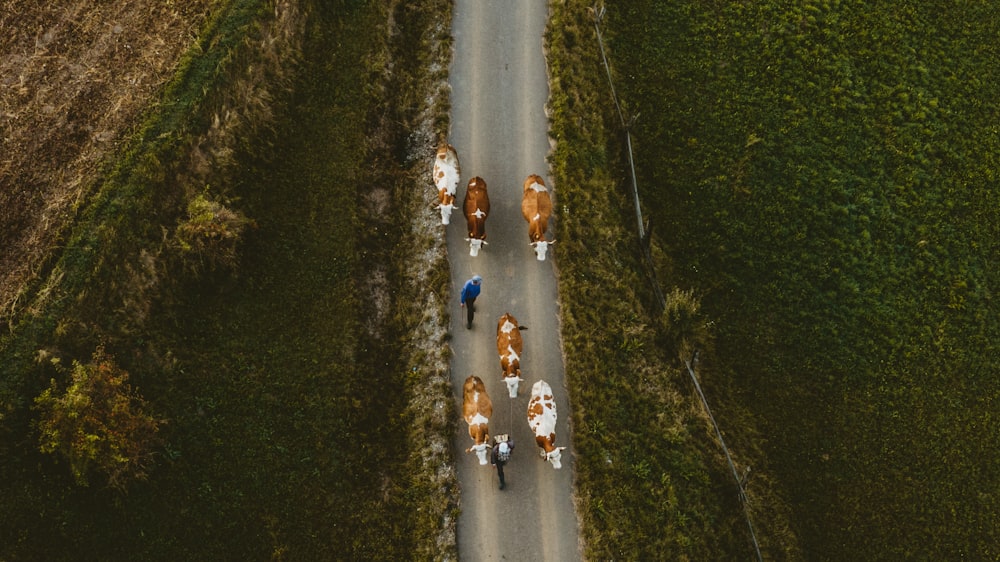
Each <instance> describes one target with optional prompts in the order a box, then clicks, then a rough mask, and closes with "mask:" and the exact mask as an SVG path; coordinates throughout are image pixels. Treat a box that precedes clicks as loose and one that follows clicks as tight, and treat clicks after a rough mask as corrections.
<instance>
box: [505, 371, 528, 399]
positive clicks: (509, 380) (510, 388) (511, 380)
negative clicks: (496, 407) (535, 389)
mask: <svg viewBox="0 0 1000 562" xmlns="http://www.w3.org/2000/svg"><path fill="white" fill-rule="evenodd" d="M520 373H521V372H520V371H518V374H517V375H514V376H513V377H504V378H503V382H504V383H505V384H506V385H507V392H508V393H509V394H510V397H511V398H517V383H519V382H522V381H524V379H522V378H521V377H520V376H519V375H520Z"/></svg>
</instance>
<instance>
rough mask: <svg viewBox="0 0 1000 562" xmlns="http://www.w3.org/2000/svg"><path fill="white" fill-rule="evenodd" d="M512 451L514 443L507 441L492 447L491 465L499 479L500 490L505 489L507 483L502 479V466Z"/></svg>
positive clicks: (510, 440)
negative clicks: (495, 469)
mask: <svg viewBox="0 0 1000 562" xmlns="http://www.w3.org/2000/svg"><path fill="white" fill-rule="evenodd" d="M513 451H514V441H513V440H512V439H509V438H508V439H507V440H506V441H503V442H501V443H500V444H498V445H497V446H496V447H493V455H492V456H491V458H490V461H491V464H492V465H493V466H495V467H497V476H499V477H500V489H501V490H503V489H504V488H505V487H507V482H505V481H504V478H503V466H504V465H505V464H507V461H509V460H510V454H511V453H512V452H513Z"/></svg>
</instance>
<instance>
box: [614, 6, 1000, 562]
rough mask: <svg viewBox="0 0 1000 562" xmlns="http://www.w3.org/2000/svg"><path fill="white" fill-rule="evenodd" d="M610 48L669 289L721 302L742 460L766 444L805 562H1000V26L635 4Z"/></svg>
mask: <svg viewBox="0 0 1000 562" xmlns="http://www.w3.org/2000/svg"><path fill="white" fill-rule="evenodd" d="M609 27H610V32H609V33H610V34H612V35H613V37H614V40H613V45H614V47H613V50H614V65H615V69H616V71H617V76H618V79H619V80H620V92H621V94H622V97H623V98H624V99H625V100H626V101H627V103H628V109H629V112H630V113H632V114H640V118H639V120H638V122H637V124H636V127H635V136H636V139H637V146H636V148H637V152H638V155H639V156H638V159H639V169H638V173H639V176H640V182H639V183H640V186H641V190H642V195H643V197H644V202H645V204H646V208H647V210H648V211H650V216H651V217H652V221H653V224H654V225H655V226H656V232H657V234H658V239H659V241H660V242H662V244H663V248H664V253H665V254H666V255H668V256H669V257H670V265H669V266H667V265H665V266H664V275H665V276H667V277H668V278H670V279H671V280H672V281H673V282H674V283H677V284H679V285H681V286H683V287H689V288H694V289H695V290H696V291H697V292H698V293H699V294H702V295H704V300H703V303H704V305H705V310H706V312H707V314H708V315H709V316H710V317H711V318H713V319H714V320H715V321H716V325H717V327H718V330H717V353H716V356H715V357H716V361H715V363H716V368H715V369H714V374H713V375H712V376H711V378H710V380H709V381H708V384H707V386H708V387H709V390H710V392H711V395H712V396H713V397H715V398H716V399H717V400H720V401H722V402H723V403H725V404H727V407H725V408H719V409H718V410H719V411H718V412H717V414H718V417H719V418H720V419H721V420H722V421H723V426H724V427H726V428H728V429H729V430H731V432H730V433H731V437H732V439H733V444H734V445H735V446H736V448H737V449H744V450H748V449H751V448H753V447H756V445H754V444H753V443H754V440H755V439H757V438H754V437H753V435H750V434H746V433H745V432H744V431H743V430H742V429H741V428H742V427H744V426H753V425H757V426H758V428H759V429H760V430H761V436H760V438H759V439H760V441H759V446H760V447H762V448H763V450H764V451H765V453H766V456H767V465H766V466H765V467H764V469H765V471H766V472H768V473H771V474H773V475H774V476H776V477H777V480H778V481H779V482H780V488H781V491H782V493H783V495H784V497H785V498H786V499H787V500H788V502H789V503H790V504H791V507H792V511H793V513H794V517H792V520H793V521H795V522H796V527H795V530H796V531H797V532H798V534H799V536H800V538H801V542H802V549H803V552H804V557H805V558H810V559H811V558H818V559H830V560H848V559H859V558H863V559H866V560H881V559H887V560H899V559H903V558H909V557H918V558H921V559H924V558H929V559H944V558H946V559H956V558H967V559H982V560H986V559H989V560H992V559H996V558H997V556H1000V551H998V550H997V545H998V544H1000V535H998V530H1000V521H998V518H997V514H998V513H1000V497H998V495H997V490H998V489H1000V481H998V474H1000V473H998V470H997V468H998V464H997V456H996V454H995V452H994V451H993V444H994V443H995V442H996V441H997V438H998V436H1000V425H998V421H997V416H996V414H995V410H996V404H998V403H1000V385H998V383H997V380H996V373H997V372H1000V349H998V342H1000V338H998V336H1000V314H998V305H997V302H996V301H995V300H994V295H993V292H994V291H995V290H996V289H997V287H998V282H1000V279H998V271H1000V270H998V269H997V267H996V263H997V261H998V258H1000V236H998V235H1000V229H998V224H1000V216H998V209H1000V206H998V193H1000V191H998V185H997V177H996V170H997V168H998V166H1000V135H998V134H997V119H998V115H1000V112H998V109H1000V108H998V104H997V100H998V99H1000V91H998V88H1000V62H998V61H1000V52H998V43H997V41H996V38H997V36H998V32H1000V11H998V9H997V8H996V6H995V5H994V4H991V3H982V2H966V1H961V2H937V1H934V2H896V3H890V4H877V3H876V4H873V3H870V2H861V1H852V0H829V1H823V2H814V1H810V2H802V3H799V4H798V5H795V6H788V5H786V4H785V3H780V2H770V1H765V2H753V3H729V4H718V5H710V4H705V3H702V2H673V3H664V2H638V3H633V4H630V5H629V7H627V8H615V9H609ZM740 412H745V413H743V414H741V413H740ZM754 478H755V477H754V476H751V481H750V485H751V487H752V486H753V484H754V481H753V479H754Z"/></svg>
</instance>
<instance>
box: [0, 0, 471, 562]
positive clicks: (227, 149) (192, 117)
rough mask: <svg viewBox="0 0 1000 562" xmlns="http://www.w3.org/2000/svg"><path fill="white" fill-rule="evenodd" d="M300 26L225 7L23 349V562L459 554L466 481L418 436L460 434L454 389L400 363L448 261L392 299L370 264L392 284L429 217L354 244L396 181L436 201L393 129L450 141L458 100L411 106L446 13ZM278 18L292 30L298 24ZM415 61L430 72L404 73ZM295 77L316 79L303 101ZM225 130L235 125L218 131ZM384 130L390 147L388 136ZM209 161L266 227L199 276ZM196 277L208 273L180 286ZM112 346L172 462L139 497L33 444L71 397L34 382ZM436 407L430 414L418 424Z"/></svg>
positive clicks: (16, 518) (92, 215) (18, 520)
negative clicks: (41, 561)
mask: <svg viewBox="0 0 1000 562" xmlns="http://www.w3.org/2000/svg"><path fill="white" fill-rule="evenodd" d="M299 8H300V6H299V5H297V4H282V5H281V7H280V9H279V10H275V8H274V6H273V5H271V4H270V3H266V2H263V3H262V2H251V1H249V0H248V1H246V2H239V1H236V2H233V3H231V4H229V5H227V6H226V7H225V9H220V11H219V14H218V15H217V16H216V17H215V19H213V22H212V24H211V25H210V26H209V27H208V28H207V29H206V30H205V32H204V34H203V36H202V37H201V38H200V40H199V44H198V46H197V47H196V48H195V50H194V51H193V52H192V54H191V56H190V57H189V58H188V59H187V60H186V62H185V64H184V65H183V66H182V68H181V69H180V71H179V74H178V78H177V80H175V81H174V82H173V83H172V84H171V85H170V87H169V88H168V90H167V92H166V93H165V95H164V100H165V101H164V103H163V104H162V107H160V108H158V109H159V111H158V112H156V113H154V114H152V115H151V117H150V118H149V120H148V121H147V123H146V125H145V127H144V128H143V129H142V131H141V132H140V133H139V134H138V135H137V136H136V138H135V140H134V142H133V143H132V144H131V145H130V148H129V149H128V151H127V152H126V153H125V154H123V155H121V157H120V158H119V159H118V161H117V163H116V165H115V166H114V167H113V168H112V169H111V170H110V171H109V172H108V173H107V175H106V177H104V178H102V181H103V184H102V187H101V188H100V190H99V195H98V196H97V197H96V198H95V200H94V201H93V202H92V203H91V204H89V205H88V208H87V211H85V212H84V213H83V214H82V219H81V222H80V224H79V225H78V227H77V228H76V229H75V235H74V236H73V238H72V239H71V240H70V241H69V242H68V244H67V248H66V250H65V251H64V253H63V256H62V257H61V258H60V259H59V260H58V261H57V263H56V264H55V266H54V270H53V273H52V275H51V276H50V281H49V282H48V283H47V285H46V286H45V287H44V288H43V290H41V291H39V292H38V295H37V301H36V304H35V306H33V307H32V313H33V316H30V317H27V318H25V319H24V320H23V322H22V323H21V324H20V325H19V327H18V329H17V330H16V332H15V333H14V334H13V335H12V336H10V337H8V338H6V339H5V340H4V341H3V348H2V353H3V356H4V362H3V369H4V387H3V405H4V418H3V424H4V425H3V429H4V432H3V435H2V437H3V441H2V444H0V450H2V452H3V455H2V456H3V461H2V462H3V468H4V471H3V472H4V474H5V480H4V482H3V487H4V490H3V497H4V498H5V506H4V509H3V515H2V517H3V524H2V532H3V537H4V540H3V541H2V542H3V544H4V545H5V546H4V551H3V552H4V553H3V556H13V557H15V558H17V557H26V558H39V557H41V558H46V559H72V558H75V557H76V555H77V554H78V553H80V552H87V553H88V555H89V556H93V557H95V558H121V557H130V558H143V559H179V558H181V559H185V558H192V557H194V558H213V559H219V558H233V557H237V558H262V557H274V558H277V559H281V558H297V559H309V558H340V557H345V556H347V557H351V558H368V559H399V558H405V557H406V556H408V555H410V554H412V553H414V552H416V553H422V554H425V555H427V556H428V557H430V556H432V553H433V555H437V556H447V555H448V553H450V552H453V551H454V544H453V540H454V535H453V523H452V522H451V521H453V519H451V516H452V510H453V509H454V507H453V506H454V503H453V498H452V496H451V495H450V494H441V493H440V491H441V490H442V488H447V487H448V486H449V482H450V478H451V477H450V476H449V475H450V472H449V471H448V468H447V467H448V455H449V453H448V451H447V449H446V448H443V449H442V450H436V451H432V452H430V453H429V452H427V451H423V450H421V449H420V446H421V445H423V444H424V443H425V442H426V441H422V440H418V439H416V437H417V436H419V437H423V436H422V435H419V432H423V431H437V432H439V433H441V434H442V435H450V434H451V432H450V430H449V429H448V428H447V427H446V426H447V423H448V421H447V420H448V419H450V418H448V417H447V414H448V413H449V412H450V409H449V408H450V404H448V403H447V397H449V396H450V392H448V391H447V389H446V388H444V389H442V388H441V386H440V384H436V385H435V384H428V381H434V380H435V379H434V377H433V373H430V374H429V375H428V376H427V377H421V376H420V374H419V373H418V374H417V375H416V376H415V375H410V373H411V372H412V371H411V370H410V369H409V368H407V367H405V366H404V363H405V364H406V365H407V366H408V365H409V363H408V362H407V360H406V359H404V358H405V357H413V356H416V355H418V354H419V353H420V350H417V349H415V346H413V345H411V344H412V340H411V339H409V338H407V337H406V334H407V331H406V330H408V329H409V327H410V326H411V325H412V324H413V323H412V322H411V321H410V320H408V318H411V317H409V316H407V315H408V314H416V313H417V312H420V313H424V312H423V311H415V310H413V309H411V308H410V307H411V306H412V305H413V304H414V303H424V302H428V301H429V302H433V300H434V299H433V296H430V297H429V296H428V295H427V293H426V291H433V290H435V289H441V287H443V286H444V281H443V280H442V279H446V276H445V275H443V274H441V272H440V270H441V264H442V262H441V261H440V260H441V256H440V254H438V256H439V257H438V261H433V260H428V263H427V264H426V265H425V266H424V268H423V269H422V270H419V271H417V272H413V271H396V270H392V269H391V268H389V269H388V270H379V271H376V272H375V276H385V277H386V279H387V281H386V282H385V283H383V284H381V285H374V286H373V285H371V284H369V280H370V279H371V278H372V275H371V272H372V271H373V268H371V267H370V265H371V264H372V263H379V262H380V261H384V262H385V263H395V262H394V261H393V259H394V258H396V257H398V256H396V255H394V251H395V250H394V249H397V248H400V247H404V245H402V244H399V241H400V239H401V237H402V236H403V235H404V234H412V233H408V232H407V231H406V230H404V229H400V228H398V227H393V226H392V225H394V224H407V223H408V222H407V221H406V220H405V218H406V217H405V214H406V213H412V212H414V209H415V208H418V207H422V201H419V196H417V195H412V196H410V198H409V199H406V198H404V199H403V200H402V202H403V203H404V204H401V205H400V206H399V208H400V209H402V210H401V211H399V212H400V213H401V215H394V216H386V217H376V218H377V219H378V221H379V222H378V223H377V224H376V225H375V227H374V228H371V225H370V224H366V227H367V228H366V229H359V228H358V227H359V225H360V224H363V222H362V221H363V219H366V218H372V217H371V216H370V213H372V212H373V211H372V210H373V209H378V206H377V204H376V203H372V202H371V201H368V202H367V203H365V204H362V205H361V207H360V208H359V207H358V200H359V195H360V196H362V199H364V196H366V195H367V194H368V191H367V188H370V187H371V186H372V185H376V183H375V182H376V181H378V180H387V179H388V180H391V181H392V183H391V184H390V186H389V189H388V190H387V192H386V193H387V194H388V196H390V197H391V195H392V194H394V193H400V192H401V193H417V192H416V191H415V190H414V187H413V185H414V184H415V183H418V181H419V180H422V179H424V178H423V177H422V176H423V174H421V173H420V171H419V170H418V169H417V168H411V167H410V166H412V165H413V164H423V163H424V162H420V161H419V158H418V157H414V160H413V161H410V162H408V161H406V159H405V157H404V155H403V154H402V152H403V150H404V149H406V148H407V141H409V142H413V140H414V139H412V138H410V133H411V132H413V131H411V130H406V129H400V128H399V127H398V126H399V125H400V124H404V125H414V126H415V127H416V126H417V125H420V126H422V127H423V131H422V132H423V134H424V135H423V137H420V138H427V139H429V140H430V141H433V137H434V136H435V133H437V134H440V131H439V129H441V128H442V127H444V126H445V125H446V119H442V118H440V117H438V118H435V116H440V115H441V114H442V112H443V108H442V106H441V104H440V101H438V102H437V105H434V103H431V104H427V101H428V100H427V99H425V96H424V95H417V96H415V95H414V92H416V91H423V92H426V91H428V90H430V89H431V88H430V87H427V83H426V82H423V83H418V82H417V81H418V80H425V81H433V80H434V79H439V78H440V76H439V74H435V73H434V72H428V70H429V69H430V61H431V60H432V59H433V58H434V57H437V58H441V57H442V56H443V55H442V53H441V48H442V45H446V44H447V41H446V33H445V34H443V33H442V32H441V29H440V28H439V27H438V28H434V27H432V26H431V24H432V23H433V22H432V21H431V20H430V19H429V18H428V17H426V16H421V14H427V13H440V12H441V10H440V7H439V6H437V7H435V8H438V10H437V12H435V10H434V9H431V8H428V9H426V10H422V9H416V10H410V9H408V8H407V7H406V6H404V5H396V4H393V5H389V6H382V5H368V4H362V3H357V2H354V3H348V2H341V3H336V4H323V5H322V6H307V7H305V8H304V9H302V10H300V9H299ZM418 8H426V6H423V5H421V6H419V7H418ZM444 11H445V13H447V10H444ZM307 12H308V13H309V14H310V16H309V20H308V26H303V19H302V18H303V17H304V16H305V14H306V13H307ZM390 12H391V13H392V16H393V17H392V18H390V17H388V15H389V13H390ZM276 13H277V14H281V15H283V16H284V19H282V21H281V22H279V23H278V24H276V23H274V22H273V21H272V18H274V16H275V14H276ZM387 21H395V22H396V24H397V25H400V27H403V26H405V27H403V29H405V33H399V29H389V28H388V27H387V26H386V25H385V22H387ZM359 29H369V30H375V32H372V33H358V30H359ZM303 33H304V35H303ZM347 38H349V39H350V40H346V39H347ZM383 39H384V40H385V41H386V42H385V43H381V42H380V41H381V40H383ZM300 45H301V46H302V47H303V48H302V49H301V50H300V49H299V47H300ZM283 49H287V51H282V50H283ZM435 49H437V50H435ZM300 52H301V53H304V55H302V57H301V64H297V63H298V61H299V57H300V55H299V53H300ZM401 53H405V54H406V56H407V57H409V58H408V62H411V63H422V64H423V65H424V66H422V67H420V70H416V71H414V72H412V73H406V74H403V73H394V72H392V71H391V69H392V68H393V67H394V64H393V63H395V62H396V61H397V59H399V58H400V57H401ZM262 54H263V55H265V56H266V58H262V57H261V55H262ZM261 69H263V71H261ZM290 70H299V72H298V73H297V75H298V79H297V80H296V81H295V82H294V83H291V82H289V79H290V78H291V76H290V75H289V74H288V72H289V71H290ZM255 72H258V73H259V72H263V73H262V74H254V73H255ZM248 75H249V76H248ZM262 84H268V85H269V88H263V87H261V85H262ZM367 84H375V87H374V88H372V87H368V86H366V85H367ZM241 86H246V90H245V91H244V90H241V91H236V92H234V89H237V90H238V89H239V88H240V87H241ZM289 87H294V91H295V95H294V97H292V98H289V97H288V95H287V92H288V91H290V90H287V89H286V88H289ZM439 93H440V92H439ZM404 94H405V95H409V96H410V98H408V101H409V102H411V103H409V104H408V105H403V106H402V107H405V108H406V109H405V110H403V111H399V112H396V111H390V110H389V109H388V108H394V107H399V106H400V104H398V103H396V100H394V99H392V96H397V95H400V96H401V95H404ZM286 102H287V109H280V108H284V107H286ZM275 108H279V112H278V114H277V115H276V116H275V115H271V114H270V111H271V110H272V109H275ZM421 111H423V113H421ZM213 117H214V118H215V119H213ZM229 118H233V119H235V121H237V123H235V125H234V126H233V127H232V128H231V129H229V131H220V129H221V128H224V126H225V124H226V123H227V121H228V120H229ZM421 120H422V122H421ZM247 121H249V123H248V122H247ZM220 123H222V126H221V127H220ZM387 124H391V125H395V126H396V128H395V129H389V128H387ZM366 125H367V126H369V127H380V128H381V129H380V131H378V132H377V134H375V138H376V139H379V140H376V141H373V140H372V136H371V135H369V134H367V133H372V130H371V129H368V128H367V127H366ZM271 126H274V128H273V129H272V128H271ZM215 143H217V144H219V145H220V146H215V147H213V146H211V145H213V144H215ZM212 148H214V150H209V149H212ZM421 148H424V150H425V151H427V150H429V147H421ZM428 155H429V152H428V153H427V154H419V155H417V156H419V157H424V156H428ZM206 158H207V159H208V160H209V161H210V162H211V164H212V166H209V167H210V168H213V169H215V170H216V172H213V173H210V174H207V175H206V176H205V177H203V178H197V179H201V180H204V181H205V183H208V184H209V188H208V191H207V193H209V194H211V195H212V197H213V199H218V200H221V201H225V202H226V203H227V204H230V205H232V206H234V207H238V208H239V209H241V210H243V211H244V212H246V213H247V214H248V215H249V216H250V217H251V218H253V219H255V222H256V225H257V228H256V230H254V231H253V232H252V233H251V234H249V235H248V236H247V239H246V240H245V244H244V245H243V247H242V248H241V255H242V260H241V261H240V263H239V266H238V269H237V270H236V271H235V272H234V273H230V272H227V271H223V270H211V269H210V268H198V267H194V268H191V267H186V266H191V265H195V266H198V265H204V264H202V263H200V262H199V261H198V260H197V259H195V261H194V262H193V263H192V261H191V256H189V255H183V253H182V255H171V252H172V251H175V250H176V248H173V247H172V246H171V245H170V244H169V242H168V243H165V242H164V235H163V233H164V232H166V233H168V238H169V233H170V232H171V231H172V229H173V228H174V227H175V226H176V224H177V222H178V221H181V220H183V210H184V208H185V203H186V201H187V200H189V199H190V198H191V197H194V196H196V195H198V194H201V193H205V191H204V185H205V183H199V182H194V181H193V180H192V179H191V178H190V172H191V169H192V162H194V161H200V162H203V161H204V159H206ZM427 160H428V161H429V158H427ZM376 170H377V171H378V174H375V173H374V171H376ZM386 170H388V172H385V171H386ZM179 178H181V179H179ZM184 178H186V180H187V183H184V181H183V179H184ZM192 183H193V185H192ZM394 208H395V207H394ZM400 219H403V220H402V221H400ZM414 230H415V231H416V230H418V229H414ZM359 232H361V235H360V236H359V235H358V233H359ZM420 236H424V237H425V239H423V240H422V243H423V244H424V245H425V246H426V247H428V248H430V249H433V244H434V243H433V239H431V238H430V237H429V236H428V232H417V233H416V234H414V235H413V239H416V240H421V239H420ZM406 247H407V248H408V249H413V247H412V246H406ZM369 258H370V259H369ZM140 264H146V265H145V266H142V265H140ZM192 269H194V270H197V269H200V270H201V271H202V273H203V274H202V275H200V276H197V277H193V276H190V275H188V274H187V273H181V272H182V271H188V272H190V271H191V270H192ZM435 279H436V280H437V281H438V282H437V285H434V284H433V283H431V285H430V287H429V288H427V286H426V284H425V283H424V282H426V281H428V280H430V281H434V280H435ZM373 289H380V290H382V291H383V292H381V293H378V292H376V293H374V294H373V293H371V292H370V291H372V290H373ZM387 295H393V296H396V295H399V296H401V297H402V299H401V301H396V300H395V299H393V298H388V299H384V298H383V297H386V296H387ZM406 297H410V298H409V299H407V298H406ZM372 303H377V304H378V306H379V307H378V308H376V307H375V306H373V305H372ZM429 310H430V311H431V312H433V310H434V309H432V308H430V309H429ZM445 321H446V319H445ZM428 324H429V322H428ZM100 341H103V342H105V343H106V345H107V349H108V351H109V352H111V353H113V354H114V355H115V356H116V357H117V360H118V362H119V364H120V365H122V366H123V367H124V368H126V369H127V370H128V371H129V372H130V373H131V374H132V383H133V384H134V385H135V387H136V388H137V390H138V391H139V392H140V393H141V394H142V395H143V396H144V397H145V398H146V400H147V401H148V402H149V403H150V404H151V406H152V410H153V413H154V414H155V415H157V416H158V417H160V418H162V419H164V420H165V421H166V424H165V425H164V426H163V429H162V430H161V437H162V438H163V441H164V445H163V448H162V451H160V460H159V462H158V463H157V464H156V466H154V468H153V470H152V472H151V474H150V476H149V478H148V480H146V481H143V482H137V483H134V484H133V485H132V486H131V487H129V488H128V491H127V494H124V495H122V494H120V493H118V492H117V491H112V490H109V489H106V488H105V487H103V486H102V485H101V482H100V478H99V475H95V478H94V480H93V481H92V483H91V486H89V487H78V486H77V485H76V484H74V483H73V481H72V479H71V478H70V477H69V473H68V471H67V470H66V467H65V466H64V465H62V463H61V462H60V461H59V460H58V459H53V458H50V457H46V456H42V455H40V454H39V453H38V452H37V443H36V442H35V441H34V439H35V436H34V434H33V430H32V420H33V413H32V411H31V410H30V408H29V406H30V403H31V400H32V398H33V396H35V395H37V393H38V392H39V391H40V390H41V388H42V387H43V386H45V384H46V383H47V381H48V379H49V378H50V377H55V378H59V377H63V376H65V372H64V371H61V370H59V369H55V368H53V366H52V363H51V362H49V361H48V360H46V361H43V362H38V363H36V361H35V359H36V357H38V355H37V354H36V350H38V349H46V350H47V351H46V354H45V356H46V357H58V358H60V359H62V361H63V363H68V362H69V361H70V360H72V359H76V360H81V361H85V360H86V359H87V358H88V357H89V354H90V353H91V352H92V351H93V349H94V347H95V346H96V344H97V343H98V342H100ZM431 343H435V342H433V341H432V342H431ZM435 353H440V352H439V351H431V352H430V353H429V354H428V356H431V357H432V358H433V357H434V354H435ZM423 359H424V356H421V360H423ZM440 378H441V377H438V379H440ZM445 380H446V379H445ZM408 382H409V383H410V384H407V383H408ZM425 387H426V388H429V389H430V390H429V391H427V392H428V394H430V398H428V399H427V402H426V403H417V404H414V402H416V401H415V400H412V398H413V397H414V396H415V395H417V394H420V393H421V392H424V391H425V390H426V389H425ZM386 388H398V389H400V392H385V389H386ZM435 396H440V397H444V398H443V399H442V400H445V401H444V402H435V401H434V397H435ZM435 424H437V425H438V426H442V425H443V426H444V427H436V428H435ZM413 432H417V433H418V435H417V436H415V435H414V434H413ZM431 441H432V440H431ZM445 442H446V441H445ZM425 457H426V458H425ZM431 490H433V492H435V493H432V492H431ZM386 514H388V516H386Z"/></svg>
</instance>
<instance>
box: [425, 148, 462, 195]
mask: <svg viewBox="0 0 1000 562" xmlns="http://www.w3.org/2000/svg"><path fill="white" fill-rule="evenodd" d="M461 170H462V169H461V166H460V165H459V163H458V153H457V152H455V148H454V147H453V146H451V145H450V144H443V145H441V146H440V147H438V150H437V156H436V157H435V158H434V167H433V170H432V173H433V176H434V185H435V187H437V189H438V192H439V193H440V198H441V202H442V203H444V202H445V201H444V199H445V197H446V196H450V199H451V201H453V200H454V196H455V193H456V192H457V189H458V180H459V178H460V177H461V174H462V171H461ZM451 201H448V202H449V203H450V202H451Z"/></svg>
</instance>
